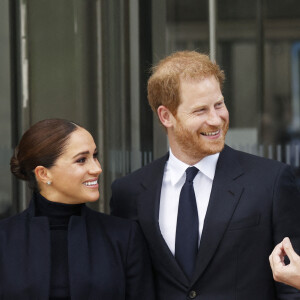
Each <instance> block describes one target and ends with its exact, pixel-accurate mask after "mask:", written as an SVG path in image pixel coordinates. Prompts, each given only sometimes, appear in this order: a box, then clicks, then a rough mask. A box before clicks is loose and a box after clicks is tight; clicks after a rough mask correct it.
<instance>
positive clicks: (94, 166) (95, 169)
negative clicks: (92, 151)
mask: <svg viewBox="0 0 300 300" xmlns="http://www.w3.org/2000/svg"><path fill="white" fill-rule="evenodd" d="M89 173H90V174H93V175H97V176H98V175H100V174H101V173H102V168H101V165H100V163H99V161H98V159H93V160H92V162H91V165H90V169H89Z"/></svg>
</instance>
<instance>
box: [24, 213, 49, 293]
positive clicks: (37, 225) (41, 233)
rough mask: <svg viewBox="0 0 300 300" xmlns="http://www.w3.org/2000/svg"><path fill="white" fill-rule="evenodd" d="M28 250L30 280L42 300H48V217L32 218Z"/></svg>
mask: <svg viewBox="0 0 300 300" xmlns="http://www.w3.org/2000/svg"><path fill="white" fill-rule="evenodd" d="M26 250H27V257H28V259H27V260H28V262H29V266H28V267H29V269H28V270H29V271H30V276H29V277H28V278H30V279H31V280H32V282H34V285H35V286H36V289H35V290H36V291H39V293H40V294H39V295H38V296H39V297H40V299H47V298H48V297H49V288H50V230H49V222H48V219H47V217H33V218H31V221H30V222H29V240H28V244H27V247H26ZM36 296H37V295H36Z"/></svg>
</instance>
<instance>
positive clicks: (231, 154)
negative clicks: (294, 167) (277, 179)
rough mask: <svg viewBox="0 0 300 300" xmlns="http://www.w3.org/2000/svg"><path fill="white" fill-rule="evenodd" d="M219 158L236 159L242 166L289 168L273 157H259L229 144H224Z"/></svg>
mask: <svg viewBox="0 0 300 300" xmlns="http://www.w3.org/2000/svg"><path fill="white" fill-rule="evenodd" d="M220 158H221V159H232V160H236V161H238V162H239V164H241V165H242V166H244V167H245V166H250V167H252V168H260V169H269V170H270V169H282V168H289V166H288V165H287V164H284V163H282V162H279V161H276V160H274V159H270V158H266V157H261V156H259V155H256V154H251V153H247V152H243V151H240V150H235V149H233V148H231V147H229V146H225V148H224V150H223V151H222V154H221V156H220Z"/></svg>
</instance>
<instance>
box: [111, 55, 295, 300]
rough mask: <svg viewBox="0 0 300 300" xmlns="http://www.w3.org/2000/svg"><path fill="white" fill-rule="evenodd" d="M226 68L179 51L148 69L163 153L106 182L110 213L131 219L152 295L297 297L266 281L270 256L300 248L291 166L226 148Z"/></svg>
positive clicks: (173, 299) (221, 299)
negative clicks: (287, 245) (287, 242)
mask: <svg viewBox="0 0 300 300" xmlns="http://www.w3.org/2000/svg"><path fill="white" fill-rule="evenodd" d="M223 81H224V74H223V72H222V71H221V70H220V68H219V67H218V66H217V65H216V64H215V63H213V62H211V61H210V60H209V58H208V57H207V56H206V55H203V54H199V53H197V52H193V51H192V52H190V51H183V52H177V53H175V54H173V55H171V56H169V57H167V58H165V59H163V60H162V61H161V62H159V64H158V65H157V66H156V67H155V68H154V72H153V74H152V76H151V77H150V79H149V82H148V100H149V103H150V105H151V107H152V109H153V111H154V112H155V113H156V114H157V116H158V118H159V120H160V122H161V124H162V125H163V126H164V128H165V130H166V132H167V135H168V141H169V145H170V150H169V153H168V154H167V155H166V156H164V157H162V158H160V159H158V160H156V161H154V162H153V163H151V164H150V165H148V166H146V167H143V168H141V169H140V170H137V171H135V172H134V173H132V174H130V175H128V176H126V177H124V178H121V179H118V180H116V181H115V182H114V183H113V184H112V199H111V211H112V214H114V215H117V216H120V217H125V218H130V219H133V220H137V221H138V223H139V224H140V226H141V228H142V230H143V233H144V235H145V238H146V240H147V243H148V247H149V250H150V254H151V258H152V264H153V269H154V276H155V282H156V293H157V298H158V299H159V300H183V299H199V300H200V299H203V300H269V299H300V294H298V293H297V291H296V290H294V289H292V288H290V287H287V286H283V285H278V286H277V287H275V283H274V281H273V278H272V272H271V269H270V266H269V262H268V256H269V254H270V253H271V251H272V249H273V247H274V245H275V244H276V243H278V242H279V241H280V240H282V238H283V237H284V236H287V235H289V236H290V237H291V238H292V239H293V242H294V244H295V245H296V246H300V240H299V237H300V218H299V212H300V195H299V191H298V189H297V187H296V184H295V178H294V177H293V175H292V174H291V171H290V168H289V167H288V166H287V165H284V164H282V163H279V162H275V161H271V160H267V159H264V158H259V157H256V156H253V155H249V154H246V153H242V152H239V151H236V150H233V149H231V148H230V147H228V146H225V147H224V141H225V135H226V132H227V130H228V125H229V115H228V111H227V108H226V105H225V102H224V98H223V95H222V92H221V87H222V84H223Z"/></svg>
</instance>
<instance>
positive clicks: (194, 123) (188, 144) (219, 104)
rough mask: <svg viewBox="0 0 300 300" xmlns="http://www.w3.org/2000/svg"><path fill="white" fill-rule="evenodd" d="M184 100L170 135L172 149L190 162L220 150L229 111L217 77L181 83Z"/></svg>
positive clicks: (174, 119) (227, 123) (222, 145)
mask: <svg viewBox="0 0 300 300" xmlns="http://www.w3.org/2000/svg"><path fill="white" fill-rule="evenodd" d="M180 97H181V103H180V105H179V106H178V109H177V115H176V116H175V117H174V118H173V126H172V127H171V128H169V130H168V135H169V141H170V146H171V149H172V152H173V153H174V155H175V156H177V158H179V159H181V160H182V161H185V162H187V163H190V164H191V163H196V162H198V161H200V160H201V159H202V158H203V157H205V156H207V155H211V154H215V153H218V152H220V151H221V150H222V149H223V147H224V143H225V135H226V133H227V130H228V126H229V114H228V110H227V108H226V106H225V103H224V98H223V95H222V92H221V89H220V84H219V82H218V81H217V80H216V78H215V77H214V76H211V77H208V78H205V79H203V80H199V81H185V80H181V83H180Z"/></svg>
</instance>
